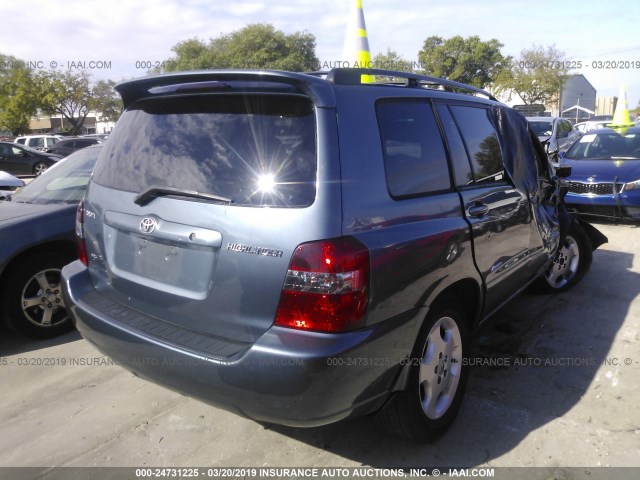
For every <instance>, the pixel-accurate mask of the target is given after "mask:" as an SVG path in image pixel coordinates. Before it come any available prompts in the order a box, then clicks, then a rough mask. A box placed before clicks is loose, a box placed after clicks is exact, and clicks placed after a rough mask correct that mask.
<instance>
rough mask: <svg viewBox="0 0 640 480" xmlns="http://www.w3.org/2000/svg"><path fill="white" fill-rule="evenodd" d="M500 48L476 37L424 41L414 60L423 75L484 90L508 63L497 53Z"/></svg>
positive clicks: (500, 44)
mask: <svg viewBox="0 0 640 480" xmlns="http://www.w3.org/2000/svg"><path fill="white" fill-rule="evenodd" d="M502 47H503V45H502V43H500V42H499V41H498V40H496V39H491V40H489V41H486V42H485V41H482V40H480V37H478V36H472V37H468V38H462V37H461V36H460V35H456V36H455V37H452V38H449V39H447V40H444V39H443V38H441V37H438V36H432V37H429V38H427V39H426V40H425V41H424V47H423V48H422V50H420V52H419V53H418V59H419V60H420V62H421V63H422V64H423V65H424V73H425V74H426V75H432V76H435V77H441V78H446V79H448V80H454V81H456V82H462V83H466V84H468V85H473V86H475V87H480V88H484V87H485V86H486V85H488V84H490V83H491V82H492V81H493V80H494V78H495V77H496V75H497V74H498V73H499V72H500V71H501V70H502V69H503V68H504V67H505V66H506V65H507V64H508V63H509V60H510V58H509V57H504V56H503V55H502V53H500V49H501V48H502Z"/></svg>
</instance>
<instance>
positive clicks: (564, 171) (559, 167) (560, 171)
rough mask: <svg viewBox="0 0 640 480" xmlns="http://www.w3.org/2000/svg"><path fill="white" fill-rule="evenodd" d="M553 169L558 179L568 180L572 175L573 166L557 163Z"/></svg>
mask: <svg viewBox="0 0 640 480" xmlns="http://www.w3.org/2000/svg"><path fill="white" fill-rule="evenodd" d="M553 169H554V170H555V173H556V177H559V178H567V177H569V176H570V175H571V165H567V164H566V163H556V164H555V165H554V166H553Z"/></svg>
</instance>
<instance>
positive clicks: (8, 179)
mask: <svg viewBox="0 0 640 480" xmlns="http://www.w3.org/2000/svg"><path fill="white" fill-rule="evenodd" d="M18 187H24V180H21V179H19V178H18V177H14V176H13V175H11V174H10V173H7V172H2V171H0V200H5V199H6V198H7V197H8V196H11V195H12V194H13V192H14V191H15V190H16V189H17V188H18Z"/></svg>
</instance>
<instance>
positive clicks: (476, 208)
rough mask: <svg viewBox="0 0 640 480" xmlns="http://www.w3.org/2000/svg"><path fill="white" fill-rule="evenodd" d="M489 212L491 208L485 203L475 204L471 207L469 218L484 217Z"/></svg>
mask: <svg viewBox="0 0 640 480" xmlns="http://www.w3.org/2000/svg"><path fill="white" fill-rule="evenodd" d="M488 211H489V207H488V206H486V205H485V204H484V203H474V204H473V205H471V206H470V207H469V216H471V217H482V216H483V215H486V214H487V212H488Z"/></svg>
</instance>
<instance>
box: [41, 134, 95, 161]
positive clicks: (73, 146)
mask: <svg viewBox="0 0 640 480" xmlns="http://www.w3.org/2000/svg"><path fill="white" fill-rule="evenodd" d="M100 143H102V140H99V139H97V138H79V137H78V138H67V139H64V140H60V141H59V142H58V143H56V144H55V145H54V146H53V147H51V148H50V149H48V150H47V152H49V153H55V154H57V155H60V156H61V157H66V156H67V155H70V154H72V153H73V152H75V151H76V150H80V149H81V148H86V147H89V146H91V145H98V144H100Z"/></svg>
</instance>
